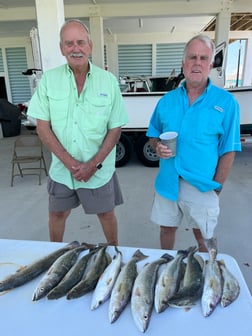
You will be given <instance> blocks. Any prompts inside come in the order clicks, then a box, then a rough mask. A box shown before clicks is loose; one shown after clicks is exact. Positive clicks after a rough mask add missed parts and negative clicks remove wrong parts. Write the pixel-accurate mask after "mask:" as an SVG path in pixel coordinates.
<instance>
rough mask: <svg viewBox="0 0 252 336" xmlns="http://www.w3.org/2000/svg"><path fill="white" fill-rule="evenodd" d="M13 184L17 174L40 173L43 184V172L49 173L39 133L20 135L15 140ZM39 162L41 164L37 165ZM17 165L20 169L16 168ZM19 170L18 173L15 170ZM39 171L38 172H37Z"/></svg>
mask: <svg viewBox="0 0 252 336" xmlns="http://www.w3.org/2000/svg"><path fill="white" fill-rule="evenodd" d="M11 163H12V172H11V186H13V180H14V177H15V176H21V177H23V176H24V175H38V176H39V185H41V173H42V170H44V171H45V174H46V176H47V175H48V172H47V168H46V163H45V158H44V153H43V145H42V142H41V140H40V139H39V137H38V136H37V135H20V136H18V137H17V139H16V140H15V142H14V150H13V156H12V161H11ZM35 163H38V164H39V165H35ZM15 166H17V168H18V169H15ZM17 170H18V173H17V172H15V171H17ZM36 171H37V172H36Z"/></svg>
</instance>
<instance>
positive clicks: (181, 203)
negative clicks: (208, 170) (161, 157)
mask: <svg viewBox="0 0 252 336" xmlns="http://www.w3.org/2000/svg"><path fill="white" fill-rule="evenodd" d="M219 212H220V208H219V197H218V196H217V194H216V192H215V191H212V190H211V191H208V192H200V191H199V190H198V189H197V188H195V187H193V186H192V185H190V184H189V183H187V182H185V181H184V180H182V179H180V191H179V198H178V201H177V202H173V201H170V200H168V199H166V198H164V197H162V196H160V195H159V194H157V193H156V194H155V198H154V202H153V207H152V213H151V220H152V222H154V223H156V224H158V225H161V226H172V227H178V226H180V225H184V226H185V227H187V228H197V229H200V231H201V233H202V235H203V237H204V238H205V239H210V238H212V237H213V235H214V229H215V227H216V225H217V223H218V217H219Z"/></svg>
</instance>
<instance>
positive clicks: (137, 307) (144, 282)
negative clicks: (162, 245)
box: [131, 254, 173, 332]
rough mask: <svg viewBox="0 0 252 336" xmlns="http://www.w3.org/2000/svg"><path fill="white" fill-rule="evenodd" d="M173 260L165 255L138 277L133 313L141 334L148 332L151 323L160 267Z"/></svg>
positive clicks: (133, 293) (133, 298)
mask: <svg viewBox="0 0 252 336" xmlns="http://www.w3.org/2000/svg"><path fill="white" fill-rule="evenodd" d="M172 259H173V257H172V256H170V255H169V254H164V255H163V256H162V257H161V258H160V259H158V260H156V261H153V262H151V263H149V264H147V265H145V266H144V267H143V268H142V270H141V271H140V272H139V273H138V275H137V277H136V280H135V282H134V286H133V290H132V295H131V312H132V316H133V319H134V321H135V324H136V326H137V327H138V329H139V330H140V331H141V332H145V331H146V330H147V328H148V325H149V322H150V318H151V313H152V308H153V302H154V291H155V284H156V278H157V272H158V269H159V266H160V265H161V264H163V263H166V262H168V261H170V260H172Z"/></svg>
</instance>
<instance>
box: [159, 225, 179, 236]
mask: <svg viewBox="0 0 252 336" xmlns="http://www.w3.org/2000/svg"><path fill="white" fill-rule="evenodd" d="M176 230H177V226H162V225H161V226H160V232H161V233H163V234H173V233H175V232H176Z"/></svg>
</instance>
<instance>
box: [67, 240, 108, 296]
mask: <svg viewBox="0 0 252 336" xmlns="http://www.w3.org/2000/svg"><path fill="white" fill-rule="evenodd" d="M106 248H107V246H103V247H101V248H100V249H99V251H98V252H97V255H96V258H95V261H94V264H93V266H92V267H91V268H90V270H89V271H88V272H87V273H86V274H84V277H83V278H82V280H81V281H80V282H78V283H77V284H76V285H75V286H74V287H73V288H72V289H71V290H70V291H69V292H68V293H67V296H66V297H67V299H68V300H71V299H76V298H79V297H81V296H83V295H85V294H87V293H88V292H90V291H91V290H93V289H94V288H95V286H96V284H97V282H98V279H99V277H100V276H101V274H102V273H103V272H104V270H105V268H106V267H107V266H108V264H109V263H110V262H111V258H110V257H108V254H107V253H106Z"/></svg>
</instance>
